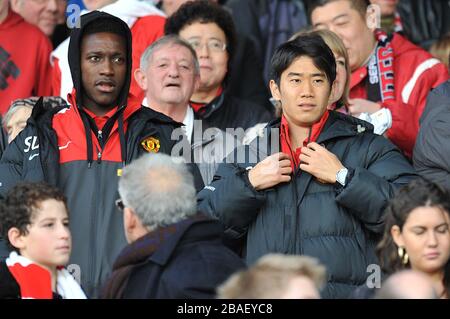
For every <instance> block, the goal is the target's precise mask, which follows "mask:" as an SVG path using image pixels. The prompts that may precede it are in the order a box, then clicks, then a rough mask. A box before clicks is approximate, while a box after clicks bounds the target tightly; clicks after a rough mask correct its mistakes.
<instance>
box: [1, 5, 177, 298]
mask: <svg viewBox="0 0 450 319" xmlns="http://www.w3.org/2000/svg"><path fill="white" fill-rule="evenodd" d="M69 64H70V70H71V74H72V78H73V82H74V89H73V91H72V94H69V96H68V100H69V101H70V106H69V107H67V106H66V107H59V108H56V109H52V110H48V109H46V108H45V107H44V106H43V104H42V102H41V101H38V102H37V105H36V106H35V107H34V109H33V113H32V116H31V119H30V120H29V121H28V125H27V127H26V128H25V129H24V131H22V132H21V134H20V135H19V136H18V137H17V138H16V139H15V141H14V142H13V143H12V144H10V146H9V147H8V148H7V149H6V151H5V153H4V155H3V157H2V160H1V162H0V183H1V184H0V185H1V186H0V194H4V193H5V192H6V191H7V190H8V189H9V188H11V187H12V186H14V185H15V184H16V183H17V182H18V181H20V180H27V181H42V180H43V181H46V182H47V183H49V184H51V185H56V186H58V187H60V188H61V189H62V190H63V191H64V193H65V195H66V196H67V199H68V205H69V209H70V212H71V220H70V228H71V232H72V239H73V250H72V257H71V261H70V263H71V264H74V266H72V269H73V270H74V271H75V275H76V276H79V277H80V279H81V284H82V286H83V288H84V290H85V291H86V292H87V294H88V296H90V297H96V296H97V293H98V288H99V286H100V284H101V283H102V282H103V280H104V279H105V277H106V276H107V275H108V274H107V272H108V271H109V270H110V269H111V268H112V263H113V261H114V258H115V257H116V255H117V253H118V252H119V251H120V250H121V248H123V246H125V245H126V240H125V237H124V235H123V221H122V216H121V214H120V213H119V212H118V211H117V208H116V207H115V205H114V203H115V200H116V199H117V198H118V193H117V182H118V178H119V176H120V175H121V171H122V167H123V166H124V165H125V164H127V163H129V162H131V161H132V160H133V159H135V158H137V157H138V156H139V155H141V154H143V153H145V152H149V153H158V152H160V153H167V154H170V152H171V149H172V147H173V145H174V144H175V143H176V141H172V140H171V138H170V137H171V133H172V131H173V129H174V128H176V127H178V126H179V124H178V123H176V122H174V121H173V120H172V119H170V118H169V117H166V116H165V115H163V114H161V113H158V112H155V111H152V110H151V109H149V108H141V107H140V105H138V104H136V105H128V106H127V105H126V101H127V95H128V91H129V86H130V79H131V33H130V30H129V28H128V26H127V25H126V24H125V23H124V22H123V21H122V20H120V19H119V18H117V17H114V16H112V15H109V14H107V13H103V12H98V11H93V12H91V13H88V14H86V15H83V16H81V27H80V28H78V29H73V31H72V34H71V39H70V45H69Z"/></svg>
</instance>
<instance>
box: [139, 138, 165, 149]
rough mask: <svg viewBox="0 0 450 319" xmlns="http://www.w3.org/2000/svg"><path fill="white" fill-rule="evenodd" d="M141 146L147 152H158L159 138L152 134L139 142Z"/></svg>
mask: <svg viewBox="0 0 450 319" xmlns="http://www.w3.org/2000/svg"><path fill="white" fill-rule="evenodd" d="M141 145H142V147H143V148H144V150H146V151H147V152H149V153H158V152H159V148H160V147H161V146H160V144H159V140H158V139H157V138H155V137H153V136H150V137H147V138H145V139H144V140H142V142H141Z"/></svg>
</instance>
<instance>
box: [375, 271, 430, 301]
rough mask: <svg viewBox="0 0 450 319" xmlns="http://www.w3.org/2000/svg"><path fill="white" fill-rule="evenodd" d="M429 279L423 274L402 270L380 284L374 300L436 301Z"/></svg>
mask: <svg viewBox="0 0 450 319" xmlns="http://www.w3.org/2000/svg"><path fill="white" fill-rule="evenodd" d="M436 298H437V295H436V292H435V290H434V287H433V283H432V282H431V279H430V278H429V277H427V276H426V275H425V274H423V273H420V272H417V271H413V270H404V271H401V272H398V273H396V274H393V275H392V276H390V277H389V278H388V279H387V280H386V282H384V283H383V284H382V287H381V289H380V290H379V291H378V293H377V294H376V295H375V299H436Z"/></svg>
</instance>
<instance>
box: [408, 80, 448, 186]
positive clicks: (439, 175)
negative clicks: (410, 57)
mask: <svg viewBox="0 0 450 319" xmlns="http://www.w3.org/2000/svg"><path fill="white" fill-rule="evenodd" d="M413 154H414V156H413V162H414V168H415V169H416V170H417V172H418V173H419V174H420V175H422V176H423V177H425V178H428V179H430V180H432V181H433V182H435V183H438V184H440V185H441V186H443V187H445V188H446V189H448V190H449V191H450V81H447V82H445V83H444V84H441V85H440V86H438V87H437V88H436V89H434V90H433V91H431V93H430V95H429V96H428V100H427V105H426V107H425V110H424V112H423V114H422V117H421V119H420V130H419V134H418V135H417V140H416V145H415V147H414V153H413Z"/></svg>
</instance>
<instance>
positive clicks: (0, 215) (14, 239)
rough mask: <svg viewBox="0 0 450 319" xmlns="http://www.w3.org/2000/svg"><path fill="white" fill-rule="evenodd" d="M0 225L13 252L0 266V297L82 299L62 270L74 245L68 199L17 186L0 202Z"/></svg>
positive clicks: (45, 189)
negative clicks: (70, 227)
mask: <svg viewBox="0 0 450 319" xmlns="http://www.w3.org/2000/svg"><path fill="white" fill-rule="evenodd" d="M0 221H1V223H0V234H1V236H2V237H3V238H4V239H5V240H6V243H7V244H8V246H9V248H10V249H12V251H11V253H10V254H9V257H8V258H7V259H6V261H2V262H1V263H0V282H1V283H2V284H1V285H0V298H2V299H3V298H22V299H60V298H63V299H85V298H86V296H85V294H84V292H83V291H82V289H81V287H80V286H79V284H78V283H77V282H76V281H75V279H74V278H73V277H72V275H71V274H69V272H68V271H67V270H66V269H64V267H63V266H64V265H65V264H66V263H67V262H68V261H69V257H70V252H71V246H72V243H71V235H70V230H69V216H68V211H67V203H66V199H65V197H64V195H63V194H62V193H61V192H60V191H59V190H58V189H56V188H54V187H51V186H49V185H47V184H44V183H23V184H18V185H16V186H15V187H13V188H12V189H11V190H10V191H9V192H8V194H7V196H6V198H5V199H4V200H3V201H2V202H1V203H0Z"/></svg>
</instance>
